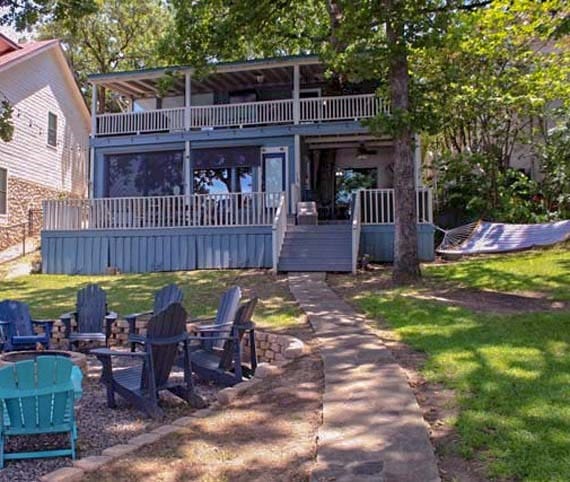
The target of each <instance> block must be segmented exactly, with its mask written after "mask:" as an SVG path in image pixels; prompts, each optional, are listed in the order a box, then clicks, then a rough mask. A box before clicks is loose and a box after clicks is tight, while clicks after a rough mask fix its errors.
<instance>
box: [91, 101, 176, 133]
mask: <svg viewBox="0 0 570 482" xmlns="http://www.w3.org/2000/svg"><path fill="white" fill-rule="evenodd" d="M184 111H185V109H184V107H180V108H176V109H160V110H150V111H147V112H121V113H116V114H100V115H98V116H97V135H102V136H105V135H113V134H142V133H145V132H161V131H168V132H171V131H183V130H184Z"/></svg>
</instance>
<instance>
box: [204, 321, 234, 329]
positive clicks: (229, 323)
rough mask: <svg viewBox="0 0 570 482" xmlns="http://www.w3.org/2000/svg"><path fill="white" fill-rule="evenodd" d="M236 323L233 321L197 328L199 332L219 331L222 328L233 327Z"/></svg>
mask: <svg viewBox="0 0 570 482" xmlns="http://www.w3.org/2000/svg"><path fill="white" fill-rule="evenodd" d="M233 324H234V322H233V321H228V322H227V323H217V324H214V325H199V326H197V327H196V330H197V331H205V330H212V329H217V328H220V327H222V326H231V325H233Z"/></svg>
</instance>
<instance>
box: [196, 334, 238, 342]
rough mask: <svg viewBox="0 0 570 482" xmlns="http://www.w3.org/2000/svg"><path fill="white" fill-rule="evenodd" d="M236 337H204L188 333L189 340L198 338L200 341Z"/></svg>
mask: <svg viewBox="0 0 570 482" xmlns="http://www.w3.org/2000/svg"><path fill="white" fill-rule="evenodd" d="M233 339H234V338H233V337H232V336H208V337H203V336H191V335H188V340H198V341H200V342H205V341H215V340H233Z"/></svg>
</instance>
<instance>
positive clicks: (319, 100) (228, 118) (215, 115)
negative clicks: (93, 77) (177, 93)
mask: <svg viewBox="0 0 570 482" xmlns="http://www.w3.org/2000/svg"><path fill="white" fill-rule="evenodd" d="M298 107H299V109H298V112H299V122H301V123H303V122H328V121H343V120H359V119H366V118H369V117H374V116H375V115H377V114H379V113H380V112H385V113H388V112H389V111H390V106H389V104H388V103H387V102H386V101H384V100H383V99H381V98H379V97H376V95H375V94H359V95H342V96H335V97H312V98H306V99H299V104H298ZM188 111H189V115H188V116H187V119H186V120H185V117H186V115H185V114H186V112H187V110H186V108H185V107H180V108H175V109H159V110H151V111H146V112H124V113H115V114H99V115H97V132H96V135H100V136H105V135H117V134H139V133H149V132H171V131H181V130H185V129H186V130H187V129H208V128H224V127H225V128H231V127H243V126H255V125H271V124H293V123H294V122H295V111H296V109H295V101H294V99H281V100H270V101H263V102H243V103H239V104H219V105H205V106H194V107H189V108H188Z"/></svg>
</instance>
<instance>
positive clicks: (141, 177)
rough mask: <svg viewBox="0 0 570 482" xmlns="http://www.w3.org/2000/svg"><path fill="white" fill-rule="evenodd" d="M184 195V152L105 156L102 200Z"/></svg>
mask: <svg viewBox="0 0 570 482" xmlns="http://www.w3.org/2000/svg"><path fill="white" fill-rule="evenodd" d="M176 194H184V151H182V150H180V151H156V152H140V153H128V154H127V153H125V154H111V155H107V156H105V196H106V197H136V196H171V195H176Z"/></svg>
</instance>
